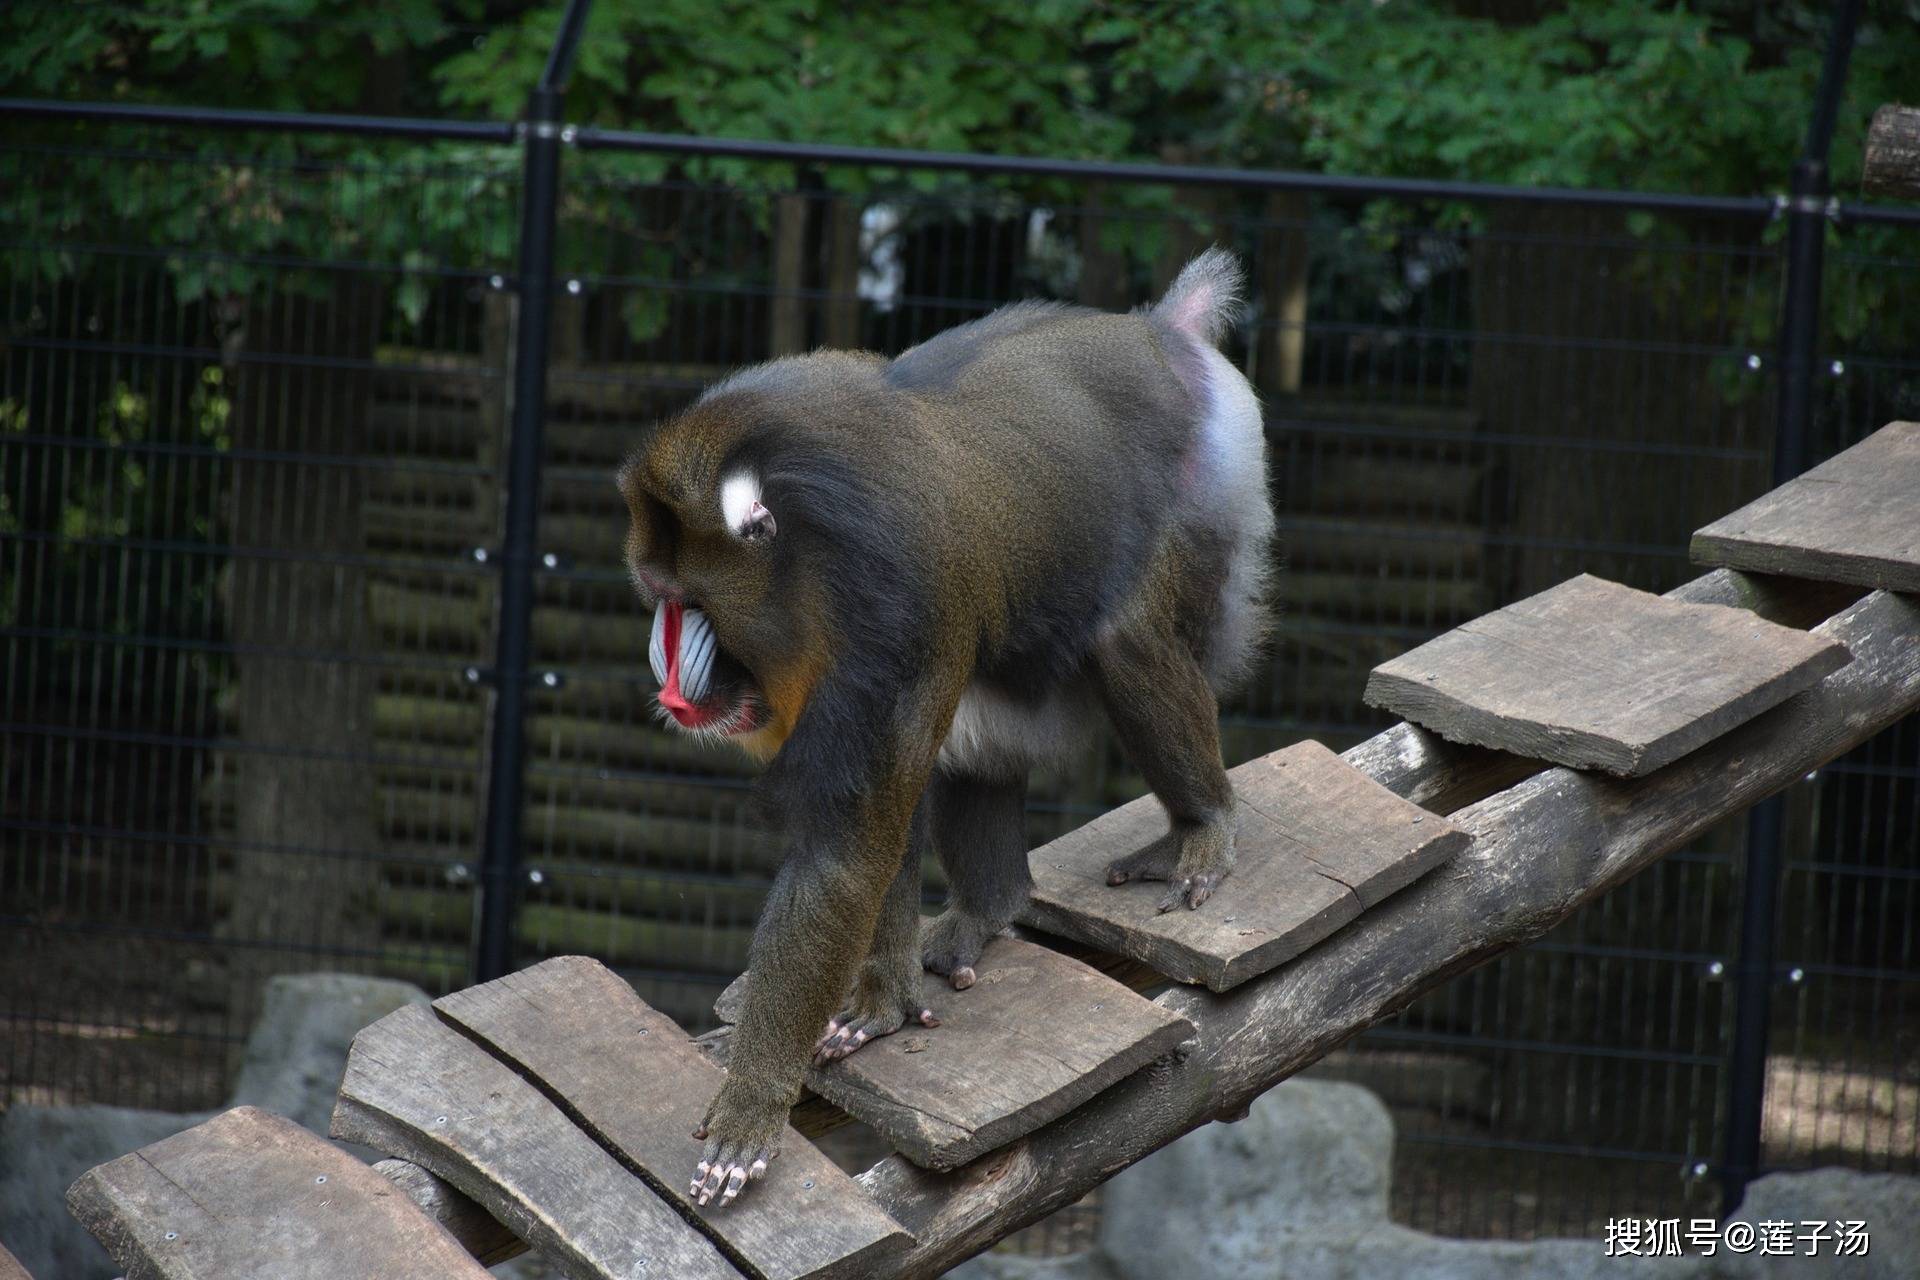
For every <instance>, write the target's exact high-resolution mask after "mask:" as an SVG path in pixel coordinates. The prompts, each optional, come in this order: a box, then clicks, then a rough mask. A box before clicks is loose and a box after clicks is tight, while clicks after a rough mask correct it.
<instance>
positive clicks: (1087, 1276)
mask: <svg viewBox="0 0 1920 1280" xmlns="http://www.w3.org/2000/svg"><path fill="white" fill-rule="evenodd" d="M946 1280H1120V1273H1119V1272H1118V1271H1116V1270H1114V1268H1113V1264H1112V1263H1111V1262H1109V1261H1108V1260H1107V1255H1106V1254H1104V1253H1102V1252H1100V1251H1099V1250H1097V1249H1095V1250H1092V1251H1090V1252H1087V1253H1077V1254H1075V1255H1073V1256H1072V1257H1070V1258H1025V1257H1021V1256H1020V1255H1019V1254H1013V1253H983V1254H981V1255H980V1256H979V1257H977V1258H970V1259H968V1260H967V1261H965V1262H963V1263H961V1264H960V1265H959V1266H957V1267H955V1268H954V1269H953V1270H951V1271H949V1272H947V1273H946Z"/></svg>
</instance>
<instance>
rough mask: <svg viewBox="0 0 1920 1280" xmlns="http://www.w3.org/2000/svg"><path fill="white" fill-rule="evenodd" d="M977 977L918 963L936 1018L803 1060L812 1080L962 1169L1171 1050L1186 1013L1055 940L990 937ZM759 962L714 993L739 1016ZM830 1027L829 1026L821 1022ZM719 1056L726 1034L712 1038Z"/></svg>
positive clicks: (902, 1142)
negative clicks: (932, 1023)
mask: <svg viewBox="0 0 1920 1280" xmlns="http://www.w3.org/2000/svg"><path fill="white" fill-rule="evenodd" d="M977 969H978V972H979V975H980V977H979V980H978V981H977V982H975V983H974V985H973V986H971V987H969V988H968V989H967V990H965V991H955V990H953V989H952V988H950V987H949V986H948V985H947V981H946V979H944V978H941V977H937V976H935V975H934V974H925V975H923V981H924V983H925V986H924V987H923V990H922V997H921V998H922V999H924V1000H925V1001H926V1003H927V1007H929V1008H931V1009H932V1010H933V1011H934V1012H935V1013H936V1014H938V1015H939V1017H940V1025H939V1026H937V1027H922V1026H907V1027H904V1028H902V1029H901V1030H899V1031H897V1032H895V1033H894V1034H892V1035H890V1036H883V1037H881V1038H880V1039H878V1040H874V1041H872V1042H871V1043H869V1044H867V1045H866V1046H865V1047H863V1048H861V1049H860V1050H859V1051H858V1052H856V1053H854V1054H851V1055H850V1056H848V1057H845V1058H842V1059H841V1060H840V1061H838V1062H834V1063H829V1064H828V1065H827V1066H825V1067H814V1068H811V1069H809V1070H808V1072H807V1087H808V1088H809V1089H812V1090H813V1091H814V1092H815V1093H817V1094H819V1095H820V1096H821V1097H823V1098H825V1099H826V1100H827V1101H829V1102H831V1103H833V1104H834V1105H836V1106H838V1107H840V1108H841V1109H842V1110H844V1111H846V1112H847V1113H848V1114H849V1115H851V1116H853V1117H855V1118H856V1119H859V1120H864V1121H865V1122H866V1123H868V1124H870V1125H872V1126H873V1127H874V1128H875V1129H877V1130H879V1131H880V1134H881V1135H882V1136H883V1137H885V1138H886V1139H887V1141H889V1142H891V1143H892V1144H893V1145H894V1147H895V1149H897V1150H898V1151H899V1152H900V1154H901V1155H903V1156H905V1157H907V1159H909V1160H911V1161H913V1162H914V1163H915V1164H917V1165H920V1166H921V1167H923V1168H928V1169H953V1168H957V1167H959V1166H960V1165H963V1164H965V1163H966V1162H967V1161H969V1160H972V1159H974V1158H976V1157H978V1156H982V1155H985V1154H986V1153H987V1152H989V1151H992V1150H993V1149H995V1148H996V1147H1003V1146H1005V1145H1006V1144H1007V1143H1009V1142H1012V1141H1013V1140H1014V1139H1016V1138H1020V1137H1024V1136H1025V1135H1027V1134H1028V1133H1031V1132H1032V1131H1033V1130H1035V1129H1037V1128H1039V1127H1040V1126H1041V1125H1044V1124H1047V1123H1049V1122H1051V1121H1053V1120H1055V1119H1057V1118H1059V1117H1060V1116H1063V1115H1065V1114H1066V1113H1067V1112H1069V1111H1071V1110H1073V1109H1074V1108H1075V1107H1077V1106H1079V1105H1080V1104H1081V1103H1082V1102H1085V1101H1086V1100H1087V1099H1088V1098H1091V1097H1093V1096H1094V1095H1095V1094H1097V1093H1099V1092H1100V1091H1101V1090H1103V1089H1105V1088H1107V1087H1108V1086H1109V1085H1112V1084H1115V1083H1117V1082H1119V1081H1120V1080H1122V1079H1124V1078H1126V1077H1127V1076H1129V1075H1132V1074H1133V1073H1134V1072H1135V1071H1138V1070H1139V1069H1140V1068H1141V1067H1144V1066H1146V1065H1147V1064H1148V1063H1149V1062H1152V1061H1153V1060H1154V1059H1155V1058H1159V1057H1161V1056H1163V1055H1165V1054H1168V1053H1171V1052H1172V1051H1173V1049H1174V1048H1175V1047H1176V1046H1177V1045H1179V1044H1180V1042H1181V1041H1183V1040H1185V1039H1186V1038H1187V1037H1188V1036H1189V1035H1191V1034H1192V1027H1191V1024H1189V1023H1188V1022H1187V1021H1186V1019H1184V1018H1179V1017H1175V1016H1174V1015H1172V1014H1170V1013H1168V1012H1166V1011H1165V1010H1164V1009H1162V1008H1160V1006H1158V1005H1156V1004H1154V1003H1153V1002H1152V1001H1151V1000H1147V999H1144V998H1142V997H1141V996H1139V995H1136V994H1135V993H1133V992H1131V991H1129V990H1127V989H1126V988H1125V987H1123V986H1121V985H1120V984H1119V983H1117V982H1115V981H1114V980H1113V979H1111V978H1109V977H1107V976H1106V975H1104V974H1102V973H1099V972H1098V971H1096V970H1094V969H1091V968H1089V967H1087V966H1086V965H1084V964H1081V963H1080V962H1079V961H1078V960H1071V959H1069V958H1067V957H1066V956H1063V955H1061V954H1060V953H1058V952H1057V951H1051V950H1048V949H1047V948H1046V947H1042V946H1038V945H1036V944H1034V943H1031V942H1022V941H1019V940H1018V939H1015V938H995V939H994V940H993V941H992V942H989V943H988V944H987V947H986V950H985V951H984V952H983V953H982V954H981V957H980V964H979V965H978V966H977ZM750 981H751V975H748V976H747V977H746V978H744V979H741V980H739V981H736V982H735V983H734V985H733V986H731V987H729V988H728V989H727V991H726V992H725V993H724V994H722V996H721V998H720V1001H719V1003H718V1004H716V1005H715V1006H714V1009H715V1012H717V1013H718V1014H719V1015H720V1017H721V1018H722V1019H723V1020H725V1021H729V1022H731V1021H732V1020H733V1016H734V1014H735V1012H736V1011H737V1010H738V1008H739V1002H740V1000H741V999H742V998H743V993H744V990H745V986H744V984H745V983H746V982H750ZM821 1030H822V1031H824V1030H826V1028H825V1027H822V1028H821ZM714 1053H715V1056H716V1058H724V1057H725V1054H726V1047H725V1044H724V1042H721V1043H718V1044H716V1045H715V1046H714Z"/></svg>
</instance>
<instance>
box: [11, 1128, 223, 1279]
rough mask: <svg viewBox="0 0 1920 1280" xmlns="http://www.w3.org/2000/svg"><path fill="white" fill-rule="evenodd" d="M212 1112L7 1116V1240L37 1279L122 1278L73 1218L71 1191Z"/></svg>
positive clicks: (105, 1255) (22, 1263)
mask: <svg viewBox="0 0 1920 1280" xmlns="http://www.w3.org/2000/svg"><path fill="white" fill-rule="evenodd" d="M213 1114H214V1113H213V1112H211V1111H208V1112H203V1113H200V1114H197V1115H181V1114H180V1113H178V1112H174V1111H136V1110H134V1109H133V1108H131V1107H92V1106H88V1107H33V1106H20V1107H13V1108H11V1109H10V1110H8V1111H7V1113H6V1114H5V1115H0V1240H4V1241H6V1243H7V1248H8V1249H10V1250H12V1251H13V1254H14V1256H15V1257H17V1258H19V1259H20V1265H21V1266H23V1267H25V1268H26V1269H27V1273H28V1274H29V1275H34V1276H40V1277H50V1276H59V1277H66V1276H72V1277H74V1280H95V1278H96V1277H110V1276H115V1275H118V1274H119V1272H117V1271H116V1270H114V1267H113V1263H112V1262H110V1261H108V1259H107V1251H106V1250H105V1249H102V1248H101V1247H100V1246H99V1245H98V1244H96V1243H94V1239H93V1237H92V1236H90V1235H88V1234H87V1231H86V1228H85V1227H82V1226H81V1225H80V1224H79V1223H77V1222H75V1221H74V1220H73V1216H72V1215H71V1214H69V1213H68V1212H67V1202H66V1194H67V1188H68V1187H70V1186H72V1185H73V1180H74V1179H75V1178H78V1177H79V1176H80V1175H81V1174H83V1173H85V1172H86V1171H87V1170H89V1169H91V1168H93V1167H94V1166H95V1165H97V1164H101V1163H103V1162H104V1161H107V1160H111V1159H113V1158H114V1157H115V1156H122V1155H125V1154H126V1153H127V1152H129V1151H136V1150H138V1149H139V1148H141V1147H144V1146H146V1145H147V1144H148V1143H150V1142H158V1141H160V1139H162V1138H166V1137H171V1136H172V1135H174V1134H176V1133H178V1132H180V1131H181V1130H182V1129H190V1128H192V1127H193V1126H194V1125H196V1124H199V1123H200V1122H201V1121H202V1120H206V1119H209V1118H210V1117H211V1116H212V1115H213Z"/></svg>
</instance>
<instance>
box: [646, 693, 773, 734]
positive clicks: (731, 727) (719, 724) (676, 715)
mask: <svg viewBox="0 0 1920 1280" xmlns="http://www.w3.org/2000/svg"><path fill="white" fill-rule="evenodd" d="M664 694H665V691H664V690H662V691H661V693H658V694H655V695H654V698H655V700H656V701H658V702H659V703H660V706H661V708H662V709H663V710H665V711H666V713H667V714H668V715H670V716H672V717H673V722H674V723H675V724H677V725H679V726H680V727H681V728H682V729H717V730H718V731H719V732H721V733H723V734H725V735H727V736H729V737H732V736H734V735H737V734H742V733H752V732H753V731H754V730H755V729H758V728H759V727H760V716H759V714H758V713H757V711H756V710H755V709H754V707H753V706H752V704H751V702H750V700H747V699H742V700H740V701H737V702H734V703H731V704H726V705H722V706H717V707H714V706H704V707H701V706H694V705H693V704H692V703H690V702H688V701H686V700H685V699H684V698H680V697H678V696H677V695H676V696H675V698H674V699H673V700H672V701H668V699H667V698H666V697H665V696H664Z"/></svg>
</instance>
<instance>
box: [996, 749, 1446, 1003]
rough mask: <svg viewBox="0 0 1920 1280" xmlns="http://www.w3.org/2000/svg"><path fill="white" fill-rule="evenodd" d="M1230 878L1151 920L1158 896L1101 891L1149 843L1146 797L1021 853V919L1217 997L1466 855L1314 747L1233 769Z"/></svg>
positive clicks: (1442, 830)
mask: <svg viewBox="0 0 1920 1280" xmlns="http://www.w3.org/2000/svg"><path fill="white" fill-rule="evenodd" d="M1228 777H1229V778H1230V779H1231V780H1232V782H1233V786H1234V792H1235V795H1236V797H1237V804H1236V812H1237V814H1238V819H1239V823H1240V830H1239V837H1238V841H1237V846H1236V847H1237V857H1236V860H1235V864H1234V871H1233V874H1232V875H1230V876H1228V877H1227V878H1226V880H1224V881H1223V882H1222V883H1221V885H1220V887H1219V888H1218V889H1216V890H1215V891H1214V895H1213V897H1212V898H1211V899H1209V900H1208V902H1207V904H1206V906H1204V907H1202V908H1200V910H1198V911H1186V910H1175V911H1168V912H1161V911H1159V910H1157V905H1158V903H1159V900H1160V898H1161V897H1162V896H1163V895H1164V893H1165V891H1166V889H1165V886H1164V885H1159V884H1125V885H1120V886H1118V887H1110V886H1108V884H1107V864H1108V863H1110V862H1112V861H1113V860H1114V859H1116V858H1119V857H1122V856H1124V855H1126V854H1129V853H1132V852H1133V851H1134V850H1136V849H1139V848H1142V847H1144V846H1145V845H1147V844H1149V843H1151V842H1152V841H1154V840H1157V839H1159V838H1160V836H1161V835H1163V834H1164V833H1165V832H1166V829H1167V820H1166V815H1165V813H1164V812H1163V811H1162V810H1161V808H1160V806H1159V804H1158V803H1157V802H1156V801H1154V800H1153V799H1152V797H1142V798H1141V799H1139V800H1136V801H1134V802H1132V803H1131V804H1127V805H1124V806H1122V807H1121V808H1118V809H1115V810H1113V811H1112V812H1110V813H1107V814H1104V815H1102V816H1101V817H1099V818H1096V819H1094V820H1093V821H1092V822H1089V823H1087V824H1086V825H1085V826H1083V827H1081V828H1079V829H1078V830H1076V831H1071V832H1068V833H1067V834H1066V835H1064V836H1062V837H1060V838H1059V839H1058V840H1055V841H1054V842H1053V843H1051V844H1048V845H1043V846H1042V847H1040V848H1038V849H1036V850H1034V851H1033V853H1032V855H1031V857H1030V858H1029V864H1030V865H1031V867H1032V868H1033V896H1032V898H1031V900H1030V901H1029V903H1028V905H1027V907H1026V909H1025V910H1024V911H1023V912H1022V913H1021V915H1020V920H1021V922H1022V923H1023V924H1028V925H1031V926H1033V927H1034V928H1037V929H1045V930H1047V931H1049V932H1051V933H1058V934H1062V935H1064V936H1066V937H1069V938H1074V939H1077V940H1079V941H1081V942H1086V943H1091V944H1092V945H1094V946H1097V947H1101V948H1103V949H1105V950H1108V951H1114V952H1118V953H1120V954H1122V955H1126V956H1131V957H1133V958H1134V959H1136V960H1139V961H1141V962H1142V963H1144V964H1147V965H1150V966H1152V967H1153V968H1155V969H1157V970H1159V971H1160V972H1161V973H1164V974H1166V975H1167V976H1168V977H1170V978H1176V979H1178V980H1179V981H1181V982H1197V983H1205V984H1206V985H1207V986H1208V987H1210V988H1212V989H1213V990H1215V991H1226V990H1229V989H1231V988H1232V987H1234V986H1237V985H1238V984H1240V983H1242V982H1245V981H1246V980H1247V979H1248V978H1251V977H1253V976H1255V975H1256V974H1260V973H1265V972H1266V971H1267V970H1269V969H1271V968H1273V967H1274V966H1276V965H1279V964H1281V963H1283V962H1285V961H1287V960H1290V959H1292V958H1293V957H1294V956H1297V955H1299V954H1300V953H1301V952H1302V951H1305V950H1306V949H1307V948H1308V947H1311V946H1312V945H1313V944H1314V943H1316V942H1318V941H1320V940H1321V939H1322V938H1325V937H1326V936H1327V935H1328V934H1330V933H1332V932H1333V931H1334V930H1335V929H1338V928H1339V927H1340V926H1341V925H1343V924H1345V923H1346V922H1347V921H1349V920H1351V919H1353V918H1354V917H1355V916H1357V915H1359V914H1360V913H1361V912H1362V911H1363V910H1365V909H1366V908H1367V907H1370V906H1372V905H1373V904H1374V903H1376V902H1379V901H1380V900H1381V899H1382V898H1385V897H1386V896H1387V895H1388V894H1390V893H1393V892H1394V891H1395V890H1397V889H1400V888H1403V887H1404V886H1406V885H1408V884H1411V883H1412V882H1413V881H1414V880H1416V879H1418V878H1419V877H1420V876H1421V875H1423V874H1424V873H1425V872H1426V871H1428V870H1429V869H1430V868H1432V867H1434V866H1435V865H1437V864H1438V863H1440V862H1443V861H1445V860H1446V859H1448V858H1450V857H1452V856H1453V855H1454V854H1455V853H1457V852H1459V850H1460V849H1462V848H1463V847H1465V845H1466V843H1467V839H1468V837H1467V834H1466V832H1464V831H1462V830H1460V829H1459V828H1458V827H1455V826H1453V825H1452V824H1451V823H1449V822H1448V821H1447V820H1446V819H1445V818H1441V817H1439V816H1437V815H1435V814H1431V813H1428V812H1427V811H1425V810H1424V809H1421V808H1419V807H1418V806H1417V805H1413V804H1410V803H1408V802H1407V801H1405V800H1402V799H1400V798H1399V797H1398V796H1396V795H1394V794H1393V793H1392V792H1390V791H1388V790H1387V789H1386V788H1385V787H1383V786H1381V785H1380V784H1379V783H1377V782H1375V781H1373V780H1372V779H1371V778H1368V777H1367V776H1366V775H1365V774H1363V773H1361V772H1360V771H1359V770H1357V769H1355V768H1354V767H1353V766H1351V765H1349V764H1347V763H1346V762H1345V761H1343V760H1341V759H1340V757H1338V756H1336V755H1335V754H1334V753H1333V752H1331V751H1329V750H1328V749H1327V748H1326V747H1324V746H1322V745H1320V744H1319V743H1317V742H1301V743H1296V744H1295V745H1293V746H1291V747H1288V748H1286V749H1285V750H1284V751H1277V752H1275V753H1273V754H1272V755H1269V756H1263V757H1261V758H1260V759H1258V760H1250V761H1248V762H1247V763H1246V764H1243V765H1241V766H1239V767H1238V768H1236V769H1234V770H1232V771H1231V772H1230V773H1229V774H1228Z"/></svg>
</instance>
